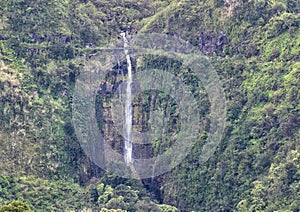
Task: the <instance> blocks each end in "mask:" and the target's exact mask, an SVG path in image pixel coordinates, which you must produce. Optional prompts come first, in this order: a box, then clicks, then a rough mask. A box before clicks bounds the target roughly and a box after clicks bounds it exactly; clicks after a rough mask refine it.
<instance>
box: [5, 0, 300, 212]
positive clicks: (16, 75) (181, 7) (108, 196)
mask: <svg viewBox="0 0 300 212" xmlns="http://www.w3.org/2000/svg"><path fill="white" fill-rule="evenodd" d="M108 5H109V6H108ZM0 8H1V9H0V16H1V19H0V20H1V21H0V97H1V100H0V149H1V152H0V153H1V154H0V173H1V174H0V204H6V203H8V202H9V201H11V200H14V199H23V200H24V201H26V202H27V203H28V204H29V205H30V207H32V208H33V207H36V208H37V209H38V210H64V207H65V208H67V209H70V210H73V209H74V210H75V209H82V210H83V209H84V208H86V209H87V208H95V209H99V210H100V208H108V209H117V208H119V209H123V210H142V211H143V210H144V211H145V210H148V209H149V210H150V209H152V210H155V211H159V210H162V211H164V210H167V209H166V208H169V209H170V210H176V209H175V208H172V207H170V206H166V205H159V204H156V203H155V201H151V198H157V200H158V201H159V202H161V203H166V204H171V205H175V206H176V207H178V208H180V209H181V210H183V211H192V210H196V211H234V210H236V211H245V210H249V211H257V210H261V211H262V210H265V211H279V210H290V211H299V210H300V208H299V200H298V199H297V197H298V196H299V189H300V185H299V171H298V170H299V168H300V165H299V156H300V155H299V151H300V150H299V125H300V120H299V105H300V104H299V99H300V96H299V88H300V85H299V78H300V76H299V69H300V63H299V55H300V48H299V47H300V31H299V28H300V21H299V20H300V17H299V12H300V7H299V2H298V1H296V0H281V1H258V0H253V1H247V2H246V1H230V0H226V1H219V0H209V1H201V2H199V1H165V0H161V1H158V0H155V1H135V0H124V1H121V2H120V1H111V0H110V1H106V0H89V1H80V0H75V1H72V2H71V1H65V0H63V1H59V2H58V1H44V0H41V1H38V2H29V1H23V0H3V1H1V2H0ZM124 30H125V31H127V32H129V34H130V35H132V37H134V35H135V33H139V32H146V33H147V32H148V33H151V32H157V33H161V34H168V35H169V36H174V37H180V38H181V39H184V40H186V41H187V42H188V43H190V44H192V45H193V46H195V47H196V48H198V49H199V50H200V51H201V52H202V53H203V54H204V55H205V56H207V57H208V59H209V61H210V62H211V64H212V65H213V67H214V69H215V70H216V71H217V73H218V75H219V77H220V80H221V82H222V83H223V86H224V91H225V94H226V100H227V110H228V113H227V118H226V132H225V134H224V135H223V138H222V141H221V143H220V145H219V146H218V148H217V151H216V152H215V154H214V155H213V156H212V157H211V158H210V159H209V160H208V161H207V162H206V163H205V164H202V163H201V162H200V159H199V154H200V153H201V149H202V147H203V143H205V141H206V139H207V132H208V130H209V123H210V116H209V112H210V102H209V99H208V97H207V94H206V92H205V89H204V88H203V87H202V85H201V84H196V83H195V80H194V78H193V76H191V72H190V70H188V69H186V67H184V66H181V65H182V64H179V63H178V61H171V60H169V59H168V58H166V57H158V56H157V57H150V58H149V57H148V56H147V55H143V56H141V57H139V58H132V60H133V61H134V71H137V70H139V71H143V70H147V69H159V70H166V71H169V72H170V73H172V74H175V75H176V76H178V77H179V78H180V79H182V80H183V81H184V82H185V83H186V84H187V85H188V86H190V87H189V88H191V89H192V90H193V91H194V94H195V95H196V97H197V101H198V103H199V105H200V106H199V110H200V114H201V115H202V116H203V119H201V121H202V123H199V125H201V126H203V131H201V132H200V133H199V139H198V140H197V142H196V144H195V146H194V147H193V149H192V151H191V153H190V154H189V155H188V156H187V157H186V158H185V159H184V160H183V161H182V162H181V163H180V165H179V166H177V167H176V168H174V169H173V170H171V171H170V172H169V173H167V174H164V175H162V176H159V177H156V178H154V179H152V180H150V179H147V180H144V181H143V183H144V187H146V188H147V189H148V190H150V191H151V192H152V193H151V194H150V193H149V192H148V191H147V190H145V188H144V187H143V185H142V184H141V183H140V182H136V181H131V180H125V179H122V178H117V177H114V176H111V175H109V174H108V173H106V172H105V171H104V170H101V169H100V168H99V167H97V166H96V165H95V164H94V163H93V162H91V160H90V159H89V158H88V157H87V156H86V155H85V153H84V151H83V150H82V149H81V146H80V144H79V142H78V140H77V137H76V135H75V132H74V126H73V121H72V113H73V112H74V111H72V107H71V106H72V103H73V101H74V99H73V91H74V86H75V83H76V80H77V79H78V76H79V74H80V73H82V71H83V70H84V69H85V66H86V61H88V60H90V59H91V58H92V57H93V56H94V55H97V53H98V52H99V50H100V48H101V47H104V46H108V47H109V43H111V42H114V40H115V39H117V37H118V36H119V33H120V32H121V31H124ZM145 42H146V41H145ZM135 60H137V61H142V62H136V61H135ZM120 62H121V64H120V65H118V66H116V67H114V68H113V70H109V72H108V74H107V76H106V80H105V82H103V83H102V84H100V85H99V89H98V91H97V101H96V103H95V108H96V116H97V123H98V127H99V129H100V130H101V132H102V133H103V134H104V135H105V139H106V140H107V141H108V143H109V144H110V145H111V147H112V148H113V149H114V150H116V151H117V152H119V153H123V138H122V136H121V132H120V131H122V129H121V128H122V127H121V124H120V122H119V121H120V120H118V119H117V118H116V117H114V115H118V114H113V113H111V109H112V103H113V101H115V99H116V98H118V89H119V88H120V85H122V82H124V77H126V74H127V72H126V64H125V61H120ZM166 64H167V65H166ZM137 90H138V89H137ZM167 110H171V111H172V112H171V113H170V114H171V117H170V119H169V122H164V121H165V120H160V119H159V120H156V121H157V123H165V126H166V129H167V131H165V132H163V133H160V134H159V133H158V132H160V131H159V130H160V129H156V128H154V129H152V128H151V124H150V123H151V119H152V118H153V117H151V114H155V113H151V112H153V111H156V114H157V117H158V118H160V117H163V115H165V113H166V111H167ZM133 114H134V118H133V127H134V130H135V131H136V132H153V134H155V135H160V136H157V137H155V139H154V141H153V142H152V143H151V144H147V145H141V144H143V143H149V140H147V139H149V138H147V137H142V136H141V133H138V134H137V135H136V137H135V139H136V141H138V142H139V143H140V144H135V145H134V157H135V158H149V157H152V156H155V155H157V154H160V153H162V152H164V151H166V150H167V149H168V148H169V147H170V146H171V145H172V144H174V141H175V140H176V139H174V138H176V136H177V133H178V129H179V128H180V124H181V122H180V111H179V110H178V105H176V101H174V99H172V97H170V96H166V95H164V94H162V93H160V92H156V91H153V92H144V93H142V94H136V96H135V98H134V99H133ZM154 118H155V117H154ZM151 130H153V131H151ZM29 176H33V177H29ZM95 179H97V180H95ZM61 180H63V181H65V182H61ZM77 184H80V185H82V186H85V187H79V186H78V185H77ZM42 194H45V195H44V198H42V200H41V202H39V200H38V198H37V197H41V196H42ZM73 194H74V195H73ZM58 199H59V201H61V202H62V203H63V205H62V206H57V204H56V202H57V201H56V200H58ZM68 199H70V201H68ZM78 199H80V200H81V202H82V203H80V204H77V203H76V202H78V201H77V200H78ZM83 200H84V201H83ZM73 203H74V204H73ZM75 203H76V204H75ZM71 205H72V206H71ZM11 206H12V205H11ZM0 211H1V209H0Z"/></svg>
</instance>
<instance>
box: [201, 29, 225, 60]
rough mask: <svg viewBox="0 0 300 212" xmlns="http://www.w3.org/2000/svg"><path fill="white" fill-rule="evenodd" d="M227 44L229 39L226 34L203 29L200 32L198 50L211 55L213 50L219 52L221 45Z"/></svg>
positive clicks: (220, 51)
mask: <svg viewBox="0 0 300 212" xmlns="http://www.w3.org/2000/svg"><path fill="white" fill-rule="evenodd" d="M227 44H229V40H228V37H227V36H226V34H224V33H222V32H221V33H219V34H218V35H214V34H213V33H207V32H204V31H202V32H201V34H200V37H199V43H198V45H199V47H200V50H201V51H202V52H203V54H205V55H211V54H213V53H214V52H215V53H217V54H221V53H222V51H223V46H224V45H227Z"/></svg>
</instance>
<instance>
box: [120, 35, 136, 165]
mask: <svg viewBox="0 0 300 212" xmlns="http://www.w3.org/2000/svg"><path fill="white" fill-rule="evenodd" d="M121 36H122V37H123V40H124V52H125V56H126V61H127V70H128V74H127V83H126V99H125V105H124V116H123V117H124V119H125V120H123V136H124V138H125V141H124V159H125V162H126V164H130V163H132V162H133V159H132V99H131V98H132V93H131V84H132V65H131V60H130V55H129V51H128V47H129V42H128V40H127V38H126V33H125V32H122V33H121Z"/></svg>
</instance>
